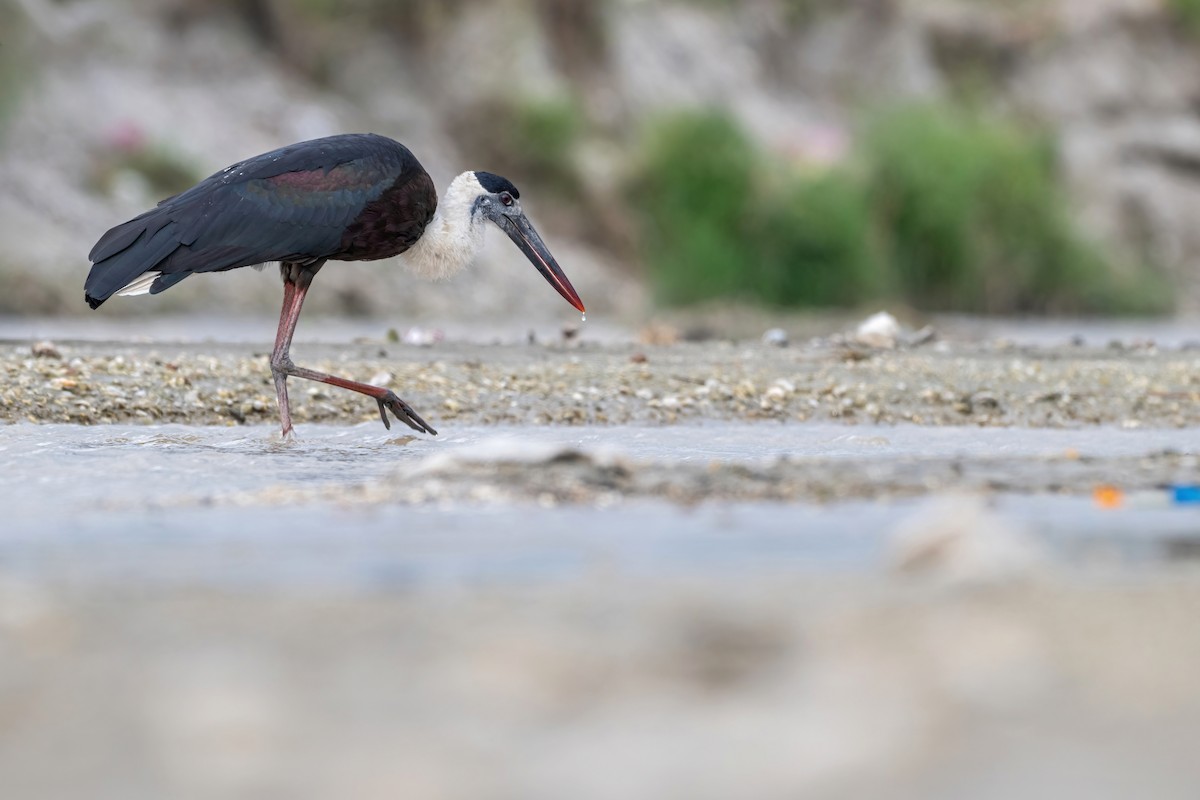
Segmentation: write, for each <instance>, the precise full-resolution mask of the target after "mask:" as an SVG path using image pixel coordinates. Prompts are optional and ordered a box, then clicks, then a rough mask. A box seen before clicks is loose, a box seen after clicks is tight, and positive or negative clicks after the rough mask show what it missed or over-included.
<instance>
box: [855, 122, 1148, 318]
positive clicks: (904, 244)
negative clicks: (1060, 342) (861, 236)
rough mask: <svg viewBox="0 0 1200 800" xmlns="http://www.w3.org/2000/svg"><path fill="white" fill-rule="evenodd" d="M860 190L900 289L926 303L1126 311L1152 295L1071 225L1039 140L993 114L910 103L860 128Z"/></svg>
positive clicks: (1005, 309)
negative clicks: (863, 168) (863, 167)
mask: <svg viewBox="0 0 1200 800" xmlns="http://www.w3.org/2000/svg"><path fill="white" fill-rule="evenodd" d="M865 150H866V152H867V157H868V158H869V160H870V164H871V166H870V188H869V192H870V196H871V205H872V207H873V208H874V209H875V215H876V216H875V219H876V224H877V225H878V229H879V231H880V234H881V236H882V237H883V238H884V245H885V249H886V250H887V252H888V253H889V262H890V268H891V269H892V270H893V272H894V275H895V279H896V282H897V285H898V286H899V287H900V288H901V290H902V292H903V295H904V297H905V299H906V300H907V301H909V302H910V303H912V304H913V305H914V306H917V307H921V308H928V309H936V310H948V309H953V310H956V311H978V312H986V313H1012V312H1039V313H1042V312H1054V313H1087V312H1138V311H1149V310H1153V309H1154V308H1155V307H1161V305H1162V303H1163V300H1164V299H1165V298H1164V297H1163V293H1161V291H1160V289H1161V285H1160V284H1161V282H1160V281H1159V280H1156V279H1155V276H1153V275H1147V276H1144V278H1143V280H1142V281H1141V282H1140V285H1141V287H1142V288H1141V290H1137V286H1135V285H1134V284H1133V282H1132V281H1129V280H1125V279H1123V277H1122V275H1123V273H1121V272H1119V271H1118V270H1117V265H1115V264H1110V263H1108V261H1107V260H1106V258H1105V256H1104V255H1103V254H1102V253H1101V252H1100V250H1099V248H1098V247H1097V246H1095V245H1093V244H1091V243H1089V242H1087V241H1085V240H1084V239H1083V238H1082V237H1081V236H1080V234H1079V233H1078V232H1077V231H1076V230H1075V227H1074V225H1073V224H1072V222H1071V220H1070V216H1069V213H1068V207H1067V201H1066V198H1065V196H1064V194H1063V192H1062V191H1061V189H1060V188H1059V186H1058V184H1057V182H1056V179H1055V176H1054V169H1053V166H1054V165H1053V158H1052V152H1051V148H1050V147H1049V145H1048V143H1047V142H1045V141H1044V140H1043V139H1042V138H1041V137H1038V136H1033V135H1030V134H1029V133H1027V132H1025V131H1023V130H1021V129H1019V128H1017V127H1016V126H1015V125H1012V124H1010V123H1006V122H1004V121H1002V120H998V119H994V118H990V117H986V116H982V115H979V114H975V113H965V112H962V111H956V110H953V109H950V108H945V107H936V106H915V107H909V108H904V109H899V110H896V111H893V112H890V113H887V114H884V115H882V116H880V117H879V118H878V119H877V120H875V122H874V124H873V125H872V126H871V129H870V131H869V133H868V135H867V137H866V142H865Z"/></svg>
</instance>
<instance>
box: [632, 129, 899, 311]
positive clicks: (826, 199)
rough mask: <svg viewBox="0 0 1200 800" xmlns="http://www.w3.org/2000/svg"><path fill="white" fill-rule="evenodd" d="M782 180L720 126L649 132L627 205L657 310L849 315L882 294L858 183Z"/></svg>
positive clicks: (841, 177)
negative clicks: (706, 306)
mask: <svg viewBox="0 0 1200 800" xmlns="http://www.w3.org/2000/svg"><path fill="white" fill-rule="evenodd" d="M780 174H781V173H780V171H779V165H778V164H775V163H772V162H771V160H770V159H768V158H766V157H765V156H764V155H763V154H762V153H760V152H759V151H757V150H756V149H755V148H754V147H753V145H752V144H751V143H750V141H749V140H748V139H747V138H746V136H745V135H744V134H743V133H742V132H741V131H740V130H739V129H738V128H737V127H736V126H735V125H734V124H733V123H732V122H731V121H730V120H729V119H728V118H726V117H724V116H721V115H716V114H699V115H697V114H686V115H681V116H677V117H674V118H672V119H669V120H667V121H666V122H664V123H663V124H662V125H661V126H659V127H658V128H657V129H655V130H654V131H652V133H651V134H650V137H649V142H648V144H647V151H646V154H645V156H644V158H643V161H642V175H641V176H640V178H639V179H638V181H637V186H636V191H635V202H636V204H637V206H638V208H639V211H640V212H641V214H642V217H643V223H644V245H645V250H646V257H647V260H648V263H649V265H650V267H651V270H650V271H651V277H652V279H653V281H654V283H655V287H656V289H657V291H658V294H659V296H660V298H661V299H662V300H664V301H665V302H668V303H691V302H698V301H702V300H707V299H711V298H722V297H741V298H746V299H752V300H755V301H758V302H762V303H767V304H771V305H781V306H825V305H851V304H854V303H856V302H860V301H863V300H866V299H869V298H870V297H873V296H876V295H877V294H878V293H879V292H880V291H881V289H882V286H883V281H882V275H881V273H880V271H879V268H878V267H879V260H878V259H877V258H876V257H874V255H873V253H872V248H871V246H870V236H869V235H868V232H869V227H870V226H869V216H868V209H867V206H866V203H865V194H864V192H863V191H862V189H861V186H860V185H859V183H858V182H857V181H855V180H853V179H852V178H851V177H850V176H849V175H847V174H843V173H842V172H841V171H837V170H835V171H832V172H827V173H823V174H818V175H811V176H810V175H801V174H787V173H786V171H785V172H784V173H782V174H784V175H786V177H785V178H784V179H779V175H780Z"/></svg>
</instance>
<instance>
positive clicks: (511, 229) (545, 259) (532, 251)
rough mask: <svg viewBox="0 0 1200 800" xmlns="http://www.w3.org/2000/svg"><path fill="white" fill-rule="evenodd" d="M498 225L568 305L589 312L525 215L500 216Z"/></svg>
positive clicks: (497, 221)
mask: <svg viewBox="0 0 1200 800" xmlns="http://www.w3.org/2000/svg"><path fill="white" fill-rule="evenodd" d="M496 224H497V225H498V226H499V227H500V230H502V231H504V232H505V233H507V234H508V238H510V239H512V240H513V243H514V244H516V246H517V247H519V248H521V252H522V253H524V254H525V257H526V258H528V259H529V260H530V262H532V263H533V265H534V266H535V267H537V271H538V272H540V273H542V277H543V278H545V279H546V280H547V281H549V283H550V285H551V286H553V287H554V288H555V289H557V290H558V293H559V294H561V295H562V296H563V297H565V298H566V300H567V302H568V303H570V304H571V305H573V306H575V308H577V309H579V310H580V311H587V309H585V308H584V307H583V301H582V300H580V299H579V295H578V294H577V293H576V292H575V287H574V286H572V285H571V282H570V281H569V280H567V276H566V275H564V274H563V271H562V268H561V267H559V266H558V262H557V261H555V260H554V256H552V255H550V250H549V249H548V248H547V247H546V243H545V242H543V241H542V237H541V236H538V232H537V231H536V230H534V228H533V225H532V224H531V223H530V222H529V218H528V217H526V216H525V215H524V214H518V215H515V216H511V217H510V216H507V215H499V216H497V217H496Z"/></svg>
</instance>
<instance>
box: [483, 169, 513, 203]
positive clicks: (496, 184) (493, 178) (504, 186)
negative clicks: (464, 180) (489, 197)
mask: <svg viewBox="0 0 1200 800" xmlns="http://www.w3.org/2000/svg"><path fill="white" fill-rule="evenodd" d="M475 178H476V180H478V181H479V185H480V186H482V187H483V188H484V189H486V190H487V191H489V192H491V193H492V194H499V193H500V192H508V193H509V194H511V195H512V196H513V197H515V198H516V199H518V200H520V199H521V193H520V192H518V191H517V187H515V186H513V184H512V181H510V180H509V179H508V178H502V177H500V176H499V175H493V174H492V173H490V172H476V173H475Z"/></svg>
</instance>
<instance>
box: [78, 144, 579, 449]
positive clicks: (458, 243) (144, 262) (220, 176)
mask: <svg viewBox="0 0 1200 800" xmlns="http://www.w3.org/2000/svg"><path fill="white" fill-rule="evenodd" d="M520 197H521V195H520V192H518V191H517V187H515V186H513V185H512V183H511V182H509V181H508V180H507V179H506V178H502V177H500V176H499V175H493V174H491V173H490V172H464V173H463V174H461V175H459V176H458V177H457V178H455V179H454V180H453V181H452V182H451V183H450V187H449V188H448V189H447V190H446V196H445V197H444V198H443V200H442V202H441V204H439V203H438V197H437V191H436V190H435V189H434V186H433V181H432V180H431V179H430V177H429V173H427V172H426V171H425V169H424V168H423V167H422V166H421V164H420V162H418V161H417V159H416V157H415V156H414V155H413V154H412V153H411V152H410V151H409V149H408V148H407V147H405V146H404V145H402V144H400V143H399V142H396V141H393V140H391V139H388V138H386V137H383V136H376V135H374V134H345V135H341V136H330V137H327V138H324V139H314V140H312V141H308V142H300V143H299V144H293V145H289V146H287V147H282V148H280V149H278V150H274V151H272V152H270V153H264V154H263V155H260V156H255V157H254V158H251V159H248V160H246V161H242V162H240V163H237V164H234V165H233V166H231V167H226V168H225V169H223V170H221V171H220V172H218V173H217V174H215V175H213V176H212V177H210V178H208V179H206V180H204V181H202V182H200V183H198V184H196V185H195V186H193V187H192V188H191V189H188V190H187V191H185V192H183V193H181V194H178V195H175V196H174V197H170V198H168V199H166V200H163V201H162V202H161V203H159V204H158V206H157V207H156V208H154V209H152V210H150V211H147V212H146V213H145V214H142V215H141V216H139V217H136V218H135V219H132V220H130V221H128V222H125V223H122V224H121V225H118V226H116V227H115V228H113V229H112V230H110V231H109V232H108V233H106V234H104V235H103V236H102V237H100V241H98V242H97V243H96V246H95V247H93V248H92V252H91V253H90V254H88V259H89V260H90V261H91V262H92V269H91V272H89V273H88V277H87V281H86V283H85V284H84V297H85V299H86V300H87V302H88V305H90V306H91V307H92V308H93V309H94V308H97V307H99V306H100V304H101V303H103V302H104V301H105V300H107V299H108V298H109V297H111V296H112V295H114V294H116V295H140V294H158V293H159V292H161V291H165V290H166V289H169V288H170V287H172V286H174V285H175V284H177V283H179V282H180V281H181V280H183V279H184V278H186V277H187V276H189V275H192V274H193V273H197V272H220V271H223V270H229V269H236V268H238V267H249V266H258V265H262V264H266V263H269V262H276V261H277V262H279V272H280V274H281V275H282V276H283V311H282V312H281V313H280V316H279V330H278V332H277V333H276V336H275V348H274V350H272V351H271V373H272V375H273V376H274V378H275V393H276V396H277V398H278V400H279V418H280V423H281V425H282V426H283V435H284V437H287V436H289V435H290V434H291V432H292V415H291V410H290V408H289V406H288V394H287V379H288V376H293V377H296V378H305V379H307V380H312V381H320V382H321V383H328V384H331V385H333V386H340V387H341V388H343V389H349V390H351V391H354V392H359V393H361V394H365V395H367V396H369V397H373V398H374V399H375V400H376V402H378V403H379V415H380V416H381V417H382V418H383V424H384V425H385V426H387V428H388V429H391V427H392V425H391V422H390V421H389V420H388V415H387V412H388V411H391V412H392V413H393V414H395V416H396V418H397V419H398V420H400V421H401V422H403V423H405V424H406V425H408V426H409V427H410V428H413V429H414V430H417V431H420V432H422V433H431V434H434V435H436V434H437V431H435V430H434V429H433V428H431V427H429V425H428V424H427V423H426V422H425V421H424V420H423V419H421V418H420V417H419V416H418V415H417V413H416V412H415V411H413V410H412V408H410V407H409V405H408V404H407V403H405V402H404V401H403V400H401V399H400V398H399V397H397V396H396V394H395V393H394V392H392V391H391V390H389V389H384V388H383V387H380V386H372V385H370V384H366V383H359V382H358V381H352V380H347V379H346V378H339V377H337V376H336V375H327V374H325V373H323V372H316V371H315V370H311V369H305V368H303V367H297V366H296V365H295V364H293V363H292V359H291V357H290V356H289V354H288V351H289V349H290V348H291V344H292V334H293V333H294V332H295V330H296V320H297V319H299V317H300V307H301V306H302V305H303V304H304V296H305V294H307V293H308V287H309V284H311V283H312V279H313V276H315V275H316V274H317V272H318V271H319V270H320V269H321V267H323V266H324V265H325V262H326V261H367V260H372V259H377V258H389V257H391V256H395V255H399V254H404V260H405V261H407V262H408V265H409V266H410V267H411V268H412V271H413V272H415V273H416V274H417V275H418V276H419V277H422V278H426V279H431V280H432V279H440V278H448V277H450V276H451V275H453V274H455V273H456V272H458V271H459V270H461V269H462V268H463V267H465V266H466V265H467V264H468V263H470V262H471V260H472V259H473V258H474V257H475V254H476V253H477V252H478V251H479V249H480V248H481V247H482V245H483V231H484V223H485V222H492V223H495V224H496V225H497V226H498V227H499V228H500V229H501V230H502V231H504V232H505V233H506V234H508V236H509V238H511V239H512V240H513V242H515V243H516V245H517V247H519V248H520V249H521V251H522V252H523V253H524V254H525V255H526V257H528V258H529V260H530V261H531V262H533V265H534V266H535V267H537V269H538V271H539V272H540V273H542V275H543V276H544V277H545V278H546V280H547V281H549V282H550V285H551V286H553V287H554V288H555V289H557V290H558V293H559V294H561V295H562V296H563V297H565V298H566V299H567V302H569V303H570V304H571V305H573V306H575V308H577V309H579V310H580V311H583V310H584V307H583V301H581V300H580V299H579V295H578V294H576V292H575V289H574V288H573V287H572V286H571V282H570V281H569V280H567V276H566V275H564V274H563V271H562V269H560V268H559V266H558V262H557V261H555V260H554V257H553V256H552V255H550V251H549V250H548V249H547V248H546V245H545V243H544V242H543V241H542V237H540V236H539V235H538V233H537V231H536V230H534V228H533V225H531V224H530V222H529V220H528V218H526V216H525V214H524V212H522V211H521V202H520Z"/></svg>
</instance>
